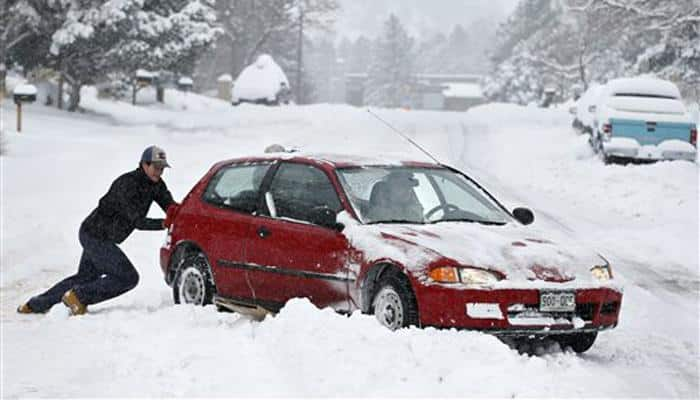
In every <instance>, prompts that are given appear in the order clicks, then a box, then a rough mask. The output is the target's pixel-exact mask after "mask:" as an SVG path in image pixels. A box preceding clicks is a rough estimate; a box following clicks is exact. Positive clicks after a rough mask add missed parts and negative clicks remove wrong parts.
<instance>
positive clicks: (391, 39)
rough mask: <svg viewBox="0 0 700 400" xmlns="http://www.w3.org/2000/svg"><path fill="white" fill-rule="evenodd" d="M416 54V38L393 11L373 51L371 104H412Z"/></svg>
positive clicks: (370, 69)
mask: <svg viewBox="0 0 700 400" xmlns="http://www.w3.org/2000/svg"><path fill="white" fill-rule="evenodd" d="M413 57H414V55H413V39H411V38H410V37H409V36H408V33H406V30H405V29H404V27H403V26H402V25H401V21H399V19H398V17H396V16H395V15H393V14H392V15H391V16H390V17H389V19H388V20H387V21H386V22H385V24H384V32H383V34H382V36H381V37H380V38H378V39H377V40H376V42H375V43H374V48H373V50H372V61H371V63H370V67H369V71H368V75H369V76H368V80H367V88H366V92H365V93H366V97H367V103H368V104H371V105H374V106H381V107H401V106H405V105H407V104H409V103H410V96H411V86H412V83H413V82H412V77H411V75H412V71H413Z"/></svg>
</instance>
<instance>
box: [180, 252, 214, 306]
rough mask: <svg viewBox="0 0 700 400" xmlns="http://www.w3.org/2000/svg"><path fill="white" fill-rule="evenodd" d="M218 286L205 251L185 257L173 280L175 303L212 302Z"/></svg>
mask: <svg viewBox="0 0 700 400" xmlns="http://www.w3.org/2000/svg"><path fill="white" fill-rule="evenodd" d="M215 293H216V288H215V286H214V281H213V279H212V274H211V268H210V267H209V262H208V261H207V258H206V256H205V255H204V254H203V253H195V254H190V255H187V256H186V257H185V259H184V260H183V262H182V263H181V265H180V268H179V269H178V271H177V274H176V275H175V280H174V281H173V300H174V301H175V304H193V305H197V306H205V305H207V304H212V301H213V299H214V294H215Z"/></svg>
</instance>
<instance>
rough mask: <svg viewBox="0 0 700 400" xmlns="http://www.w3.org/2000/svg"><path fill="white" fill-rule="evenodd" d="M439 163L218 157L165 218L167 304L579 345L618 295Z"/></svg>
mask: <svg viewBox="0 0 700 400" xmlns="http://www.w3.org/2000/svg"><path fill="white" fill-rule="evenodd" d="M533 219H534V216H533V214H532V212H531V211H529V210H528V209H525V208H516V209H515V210H513V211H512V212H510V211H508V210H507V209H506V208H505V207H504V206H503V205H502V204H500V203H499V202H498V201H497V200H496V199H495V198H494V197H493V196H492V195H491V194H489V193H488V192H487V191H486V190H485V189H484V188H483V187H482V186H480V185H479V184H478V183H477V182H476V181H474V180H473V179H471V178H470V177H469V176H467V175H465V174H463V173H462V172H460V171H458V170H456V169H453V168H450V167H446V166H443V165H440V164H434V163H426V162H418V161H401V160H386V159H375V158H368V157H359V156H358V157H351V156H343V155H311V154H301V153H292V154H290V153H274V154H265V155H261V156H257V157H248V158H241V159H234V160H228V161H222V162H219V163H217V164H215V165H214V166H213V167H212V168H211V169H210V171H209V172H208V173H207V174H206V175H205V176H204V177H203V178H202V179H201V180H200V181H199V182H198V183H197V184H196V185H195V186H194V188H193V189H192V190H191V191H190V193H189V194H188V195H187V196H186V197H185V199H184V201H183V202H182V204H181V205H180V206H179V207H172V208H171V209H170V210H169V212H168V215H167V219H166V225H167V226H168V227H169V228H168V235H167V239H166V242H165V244H164V245H163V247H162V248H161V253H160V263H161V268H162V270H163V272H164V274H165V280H166V282H167V283H168V284H169V285H171V286H172V288H173V298H174V301H175V302H176V303H192V304H196V305H205V304H209V303H212V302H213V303H214V304H216V305H217V306H218V307H219V308H220V309H229V310H233V311H244V312H277V311H278V310H280V309H281V308H282V307H283V306H284V304H285V303H286V302H287V301H288V300H290V299H292V298H295V297H302V298H308V299H310V300H311V302H313V303H314V304H315V305H317V306H318V307H332V308H333V309H335V310H337V311H339V312H343V313H350V312H353V311H354V310H357V309H360V310H362V311H363V312H365V313H372V314H374V315H375V316H376V318H377V319H378V320H379V322H380V323H381V324H383V325H385V326H387V327H388V328H390V329H397V328H401V327H406V326H410V325H417V326H421V327H427V326H431V327H439V328H458V329H477V330H483V331H486V332H489V333H492V334H494V335H496V336H498V337H500V338H503V340H504V341H508V340H514V341H520V340H529V339H528V338H530V339H532V338H535V339H536V340H541V339H543V338H548V339H553V340H556V341H558V342H559V343H560V344H561V345H562V347H565V346H566V347H568V346H570V347H571V348H573V350H575V351H576V352H583V351H586V350H588V349H589V348H590V347H591V346H592V345H593V342H594V341H595V339H596V336H597V334H598V332H599V331H601V330H606V329H612V328H614V327H616V325H617V323H618V314H619V312H620V305H621V301H622V291H621V289H620V287H619V286H618V285H617V284H616V280H615V279H613V273H612V269H611V266H610V264H609V263H608V262H607V261H606V260H605V259H604V258H602V256H599V255H597V254H596V253H595V252H590V251H589V250H587V249H585V248H583V247H581V246H578V245H576V244H575V243H568V244H567V243H566V241H558V240H554V239H553V234H552V233H551V232H550V234H548V233H546V232H540V231H538V230H535V229H532V227H527V226H525V225H527V224H530V223H531V222H532V221H533Z"/></svg>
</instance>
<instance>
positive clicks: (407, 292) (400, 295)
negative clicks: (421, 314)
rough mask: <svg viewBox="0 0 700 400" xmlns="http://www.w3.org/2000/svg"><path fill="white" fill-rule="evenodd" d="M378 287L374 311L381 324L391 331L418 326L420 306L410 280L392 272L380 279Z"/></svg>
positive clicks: (373, 304) (396, 272) (373, 303)
mask: <svg viewBox="0 0 700 400" xmlns="http://www.w3.org/2000/svg"><path fill="white" fill-rule="evenodd" d="M377 287H378V290H377V292H376V294H375V295H374V298H373V300H372V309H373V311H374V315H375V317H376V318H377V320H378V321H379V323H380V324H382V325H384V326H386V327H387V328H389V329H391V330H396V329H399V328H403V327H407V326H411V325H418V305H417V303H416V296H415V295H414V294H413V290H412V289H411V283H410V282H409V281H408V278H406V277H405V276H404V275H402V274H401V272H398V271H396V270H390V271H387V272H386V273H384V274H383V275H382V276H381V277H380V279H379V282H378V284H377Z"/></svg>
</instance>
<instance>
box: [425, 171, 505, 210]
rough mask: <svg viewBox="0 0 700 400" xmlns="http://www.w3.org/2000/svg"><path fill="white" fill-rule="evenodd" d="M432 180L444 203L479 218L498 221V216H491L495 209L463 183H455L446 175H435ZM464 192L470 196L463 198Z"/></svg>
mask: <svg viewBox="0 0 700 400" xmlns="http://www.w3.org/2000/svg"><path fill="white" fill-rule="evenodd" d="M434 179H435V183H436V184H437V186H438V187H439V189H440V191H441V192H442V195H443V196H444V197H445V202H446V203H448V204H454V205H455V206H457V207H459V208H460V209H462V210H468V211H469V212H471V213H474V214H477V215H480V216H488V217H487V218H488V219H489V220H498V215H497V214H496V215H493V214H494V213H498V210H497V209H496V207H494V205H493V204H491V203H490V202H488V201H486V199H485V198H483V196H478V195H477V194H476V193H475V192H476V191H475V190H474V188H472V187H471V186H467V185H465V184H464V182H463V181H455V180H453V179H454V176H450V175H446V174H435V175H434ZM458 182H459V183H458ZM465 192H466V193H469V194H470V195H469V196H465Z"/></svg>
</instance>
